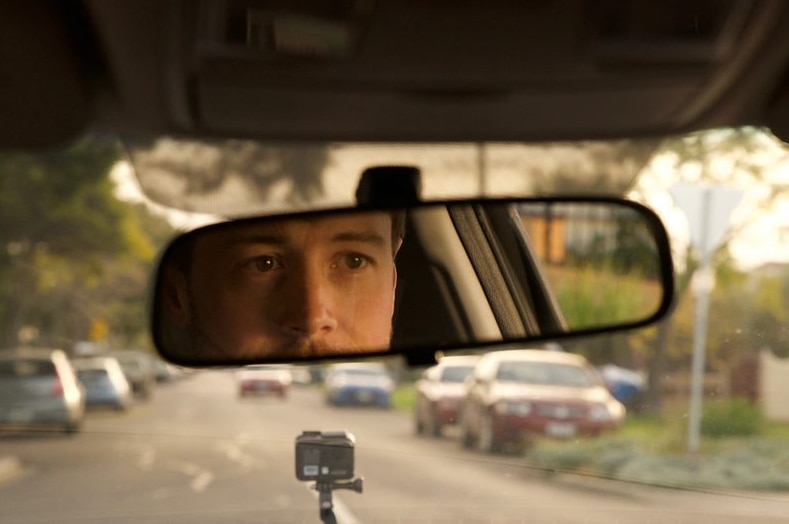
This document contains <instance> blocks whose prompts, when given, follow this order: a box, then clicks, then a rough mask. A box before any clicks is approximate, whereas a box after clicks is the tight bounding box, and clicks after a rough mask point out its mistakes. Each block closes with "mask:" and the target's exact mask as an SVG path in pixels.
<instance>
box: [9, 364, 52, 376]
mask: <svg viewBox="0 0 789 524" xmlns="http://www.w3.org/2000/svg"><path fill="white" fill-rule="evenodd" d="M54 375H55V365H54V364H53V363H52V362H50V361H49V360H14V361H6V362H0V377H51V376H54Z"/></svg>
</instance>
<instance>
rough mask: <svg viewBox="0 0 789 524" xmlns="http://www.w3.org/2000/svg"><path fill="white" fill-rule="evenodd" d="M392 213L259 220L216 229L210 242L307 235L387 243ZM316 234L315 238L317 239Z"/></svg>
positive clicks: (276, 239)
mask: <svg viewBox="0 0 789 524" xmlns="http://www.w3.org/2000/svg"><path fill="white" fill-rule="evenodd" d="M391 221H392V218H391V215H389V214H388V213H379V212H371V213H354V214H348V215H332V216H327V217H315V218H309V219H281V220H262V221H260V222H253V223H246V224H238V225H236V226H231V227H228V228H223V229H222V230H218V231H215V233H216V234H215V235H214V234H211V236H214V238H213V241H214V242H219V243H221V244H223V245H233V244H237V243H250V242H257V243H282V242H289V241H294V240H299V239H301V238H304V237H305V236H309V237H310V238H311V239H313V240H326V241H368V242H372V243H379V242H383V243H387V244H388V243H389V242H390V240H391V223H392V222H391ZM316 237H317V238H316Z"/></svg>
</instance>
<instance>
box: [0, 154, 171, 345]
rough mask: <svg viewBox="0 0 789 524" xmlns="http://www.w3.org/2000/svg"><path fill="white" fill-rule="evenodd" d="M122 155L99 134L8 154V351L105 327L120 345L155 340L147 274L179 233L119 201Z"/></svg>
mask: <svg viewBox="0 0 789 524" xmlns="http://www.w3.org/2000/svg"><path fill="white" fill-rule="evenodd" d="M119 158H120V150H119V148H118V146H117V145H116V144H115V143H114V142H109V141H102V140H92V139H85V140H83V141H80V142H78V143H76V144H74V145H72V146H71V147H70V148H68V149H65V150H59V151H43V152H38V153H27V152H25V153H17V152H8V153H3V154H2V155H0V224H2V226H1V227H0V347H13V346H16V345H19V344H22V343H29V344H34V345H49V346H57V347H62V348H64V349H70V348H71V346H72V345H73V344H74V343H75V342H77V341H80V340H87V339H88V338H89V337H90V335H91V328H92V327H95V326H96V325H97V323H103V324H106V326H107V330H106V334H107V336H108V337H109V338H110V339H111V341H112V342H113V343H116V344H123V345H125V344H130V345H138V344H140V343H143V342H144V341H145V340H147V337H146V331H147V326H146V324H147V319H146V315H145V305H146V300H147V297H146V293H147V291H148V278H149V276H150V272H151V270H152V263H153V260H154V258H155V256H156V252H157V250H158V249H159V247H160V245H161V243H162V242H163V241H164V239H165V238H166V237H167V236H168V234H169V233H170V232H171V229H170V227H169V225H168V224H167V223H166V222H164V220H162V219H159V218H157V217H153V216H152V215H150V214H149V213H148V212H147V210H146V209H145V208H144V207H142V206H139V205H138V206H134V205H130V204H127V203H124V202H121V201H120V200H118V199H117V198H116V197H115V195H114V192H113V191H114V186H113V183H112V181H111V180H110V178H109V176H108V175H109V172H110V170H111V169H112V167H113V166H114V165H115V163H116V162H117V161H118V159H119ZM94 333H96V331H95V329H94Z"/></svg>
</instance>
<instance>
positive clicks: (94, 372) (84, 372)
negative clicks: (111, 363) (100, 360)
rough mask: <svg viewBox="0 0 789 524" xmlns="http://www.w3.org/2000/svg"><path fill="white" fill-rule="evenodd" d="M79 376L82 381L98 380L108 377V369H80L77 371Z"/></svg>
mask: <svg viewBox="0 0 789 524" xmlns="http://www.w3.org/2000/svg"><path fill="white" fill-rule="evenodd" d="M77 376H78V377H79V378H80V380H86V379H87V380H96V379H98V378H101V377H106V376H107V370H106V369H79V370H77Z"/></svg>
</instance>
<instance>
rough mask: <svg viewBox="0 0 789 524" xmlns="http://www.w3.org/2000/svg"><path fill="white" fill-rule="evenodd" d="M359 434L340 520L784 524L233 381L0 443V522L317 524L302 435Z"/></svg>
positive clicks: (314, 391)
mask: <svg viewBox="0 0 789 524" xmlns="http://www.w3.org/2000/svg"><path fill="white" fill-rule="evenodd" d="M311 429H312V430H340V429H346V430H348V431H350V432H352V433H354V434H355V436H356V442H357V448H356V473H357V475H359V476H363V477H364V482H365V484H364V493H363V494H357V493H353V492H350V491H339V492H336V493H335V501H336V503H337V517H338V520H339V521H340V522H387V523H390V522H391V523H408V522H433V523H444V522H446V523H450V522H463V523H483V522H486V523H487V522H496V523H504V522H513V523H514V522H546V523H577V522H581V523H590V524H593V523H607V524H612V523H623V522H638V523H640V524H647V523H671V524H681V523H686V522H687V523H691V522H693V523H706V522H709V523H716V524H721V523H728V522H732V523H733V522H748V523H762V522H763V523H773V522H775V523H777V522H786V520H787V516H788V515H789V496H787V497H784V496H782V495H777V494H738V495H723V494H711V493H695V492H684V491H678V490H668V489H659V488H652V487H647V486H635V485H628V484H624V483H620V482H613V481H600V480H596V479H586V478H580V477H572V476H568V475H559V476H557V477H554V478H551V479H548V478H545V477H543V476H542V475H541V474H540V473H539V472H534V471H532V470H529V469H528V468H524V467H523V466H522V464H521V460H519V459H518V458H516V457H507V456H485V455H482V454H480V453H477V452H471V451H466V450H463V449H461V448H460V446H459V444H458V443H457V441H456V440H454V439H452V438H443V439H425V438H417V437H416V436H414V433H413V428H412V422H411V417H410V414H408V413H404V412H400V411H396V410H378V409H367V408H360V409H355V408H334V407H329V406H326V405H325V403H324V401H323V397H322V395H321V391H320V389H318V388H312V387H293V388H292V389H291V391H290V395H289V397H288V398H287V399H286V400H284V401H283V400H280V399H277V398H266V397H262V398H253V399H243V400H242V399H239V398H238V395H237V392H236V387H235V382H234V376H233V374H232V373H231V372H223V371H213V372H203V373H198V374H195V375H194V376H190V377H187V378H184V379H182V380H179V381H176V382H174V383H172V384H167V385H164V386H162V387H159V388H158V389H157V391H156V393H155V395H154V397H153V399H152V400H151V401H150V402H144V403H138V404H136V405H135V406H134V407H133V409H131V410H130V411H129V412H128V413H123V414H117V413H113V412H110V411H107V412H98V413H94V412H91V413H90V415H89V417H88V420H87V421H86V423H85V426H84V428H83V431H82V432H80V433H79V434H77V435H74V436H64V435H60V434H46V433H39V434H33V435H8V436H4V437H2V438H0V457H3V456H6V457H8V456H12V457H15V458H16V459H17V460H18V461H19V465H20V467H19V468H18V471H16V472H15V474H13V475H7V476H6V477H5V478H0V522H2V523H3V524H12V523H49V522H53V523H54V522H57V523H75V522H113V523H149V522H157V523H158V522H162V523H164V522H167V523H187V522H188V523H197V522H210V523H213V522H223V523H225V522H227V523H231V522H232V523H260V522H318V521H319V519H318V500H317V496H316V494H315V493H314V492H313V491H312V490H310V489H309V487H308V485H307V484H304V483H301V482H299V481H297V480H296V478H295V471H294V470H295V468H294V439H295V437H296V436H297V435H299V434H300V433H301V432H302V431H303V430H311Z"/></svg>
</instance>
